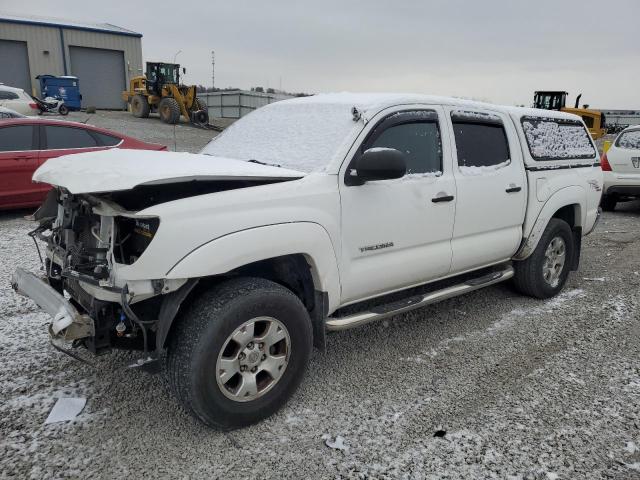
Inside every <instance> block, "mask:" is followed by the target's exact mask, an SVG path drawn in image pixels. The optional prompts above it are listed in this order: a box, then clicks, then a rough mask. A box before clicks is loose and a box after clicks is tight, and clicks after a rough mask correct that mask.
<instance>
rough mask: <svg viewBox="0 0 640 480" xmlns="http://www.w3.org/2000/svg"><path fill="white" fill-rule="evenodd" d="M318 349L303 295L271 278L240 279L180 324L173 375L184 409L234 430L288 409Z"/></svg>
mask: <svg viewBox="0 0 640 480" xmlns="http://www.w3.org/2000/svg"><path fill="white" fill-rule="evenodd" d="M311 348H312V333H311V322H310V319H309V315H308V313H307V310H306V308H305V307H304V305H303V304H302V302H301V301H300V300H299V299H298V297H296V296H295V295H294V294H293V293H291V292H290V291H289V290H287V289H286V288H284V287H282V286H280V285H278V284H276V283H274V282H271V281H268V280H264V279H259V278H237V279H233V280H229V281H227V282H224V283H222V284H220V285H217V286H216V287H214V288H212V289H211V290H209V291H207V292H205V293H204V294H202V296H200V297H199V298H198V299H197V300H195V301H194V303H193V304H191V306H190V307H189V309H188V310H187V311H186V312H185V313H184V314H183V315H182V316H181V318H180V319H179V320H178V324H177V325H176V329H175V331H173V332H172V334H171V339H170V344H169V349H168V355H167V374H168V378H169V383H170V384H171V386H172V388H173V390H174V392H175V394H176V396H177V398H178V399H179V400H180V402H181V403H182V405H183V406H184V407H185V409H187V410H188V411H189V412H190V413H192V414H193V415H194V416H195V417H196V418H198V419H200V420H201V421H203V422H204V423H206V424H207V425H209V426H212V427H215V428H219V429H223V430H227V429H232V428H238V427H242V426H245V425H250V424H252V423H255V422H258V421H260V420H262V419H264V418H266V417H268V416H269V415H271V414H273V413H274V412H275V411H276V410H278V409H279V408H280V407H281V406H282V405H284V403H285V402H286V401H287V399H288V398H289V397H290V396H291V394H292V393H293V392H294V391H295V390H296V388H297V387H298V385H299V384H300V381H301V380H302V376H303V374H304V371H305V368H306V365H307V362H308V359H309V355H310V352H311Z"/></svg>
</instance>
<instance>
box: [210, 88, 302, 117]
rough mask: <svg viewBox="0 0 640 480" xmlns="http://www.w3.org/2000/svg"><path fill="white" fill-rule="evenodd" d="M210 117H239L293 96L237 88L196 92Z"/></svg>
mask: <svg viewBox="0 0 640 480" xmlns="http://www.w3.org/2000/svg"><path fill="white" fill-rule="evenodd" d="M198 98H200V99H201V100H203V101H204V102H205V103H206V104H207V107H208V110H209V116H210V117H212V118H241V117H244V116H245V115H247V114H248V113H251V112H253V111H254V110H255V109H257V108H260V107H264V106H265V105H268V104H270V103H273V102H277V101H280V100H285V99H287V98H293V97H291V96H288V95H284V94H270V93H259V92H250V91H246V90H238V91H231V92H209V93H198Z"/></svg>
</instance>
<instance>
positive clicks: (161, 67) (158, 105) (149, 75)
mask: <svg viewBox="0 0 640 480" xmlns="http://www.w3.org/2000/svg"><path fill="white" fill-rule="evenodd" d="M182 73H185V70H184V69H183V70H182ZM122 99H123V100H124V101H125V102H127V103H128V104H129V107H130V109H131V113H133V115H134V116H135V117H138V118H147V117H148V116H149V114H150V113H152V112H158V114H160V119H161V120H162V121H163V122H165V123H170V124H176V123H178V122H179V121H180V116H181V115H182V116H183V117H184V118H185V119H186V120H187V121H189V122H192V123H195V124H198V125H207V124H208V123H209V115H208V113H207V107H206V105H204V104H203V103H202V102H201V101H200V100H199V99H198V97H197V96H196V87H195V86H194V85H190V86H187V85H181V84H180V65H178V64H176V63H153V62H147V70H146V75H140V76H138V77H133V78H132V79H131V81H130V82H129V90H125V91H124V92H122Z"/></svg>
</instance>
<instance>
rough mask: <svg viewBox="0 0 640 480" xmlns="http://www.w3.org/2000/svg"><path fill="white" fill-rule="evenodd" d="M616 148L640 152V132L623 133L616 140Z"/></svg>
mask: <svg viewBox="0 0 640 480" xmlns="http://www.w3.org/2000/svg"><path fill="white" fill-rule="evenodd" d="M616 147H620V148H628V149H630V150H640V130H631V131H630V132H622V133H621V134H620V136H619V137H618V139H617V140H616Z"/></svg>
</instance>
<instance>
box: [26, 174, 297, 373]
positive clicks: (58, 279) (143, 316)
mask: <svg viewBox="0 0 640 480" xmlns="http://www.w3.org/2000/svg"><path fill="white" fill-rule="evenodd" d="M287 180H288V179H275V178H272V179H246V178H245V179H237V180H222V179H220V180H204V181H203V180H198V181H183V182H169V183H161V184H152V185H139V186H136V187H134V188H133V189H130V190H121V191H114V192H105V193H97V194H91V193H82V194H77V195H74V194H72V193H70V192H69V191H67V190H66V189H64V188H54V189H53V190H51V191H50V192H49V195H48V197H47V199H46V200H45V202H44V203H43V205H42V206H41V207H40V209H38V211H37V212H36V213H35V214H34V219H35V220H36V221H37V222H38V226H37V228H35V229H34V230H33V231H31V232H30V234H29V235H30V236H31V237H32V238H33V239H34V242H35V245H36V248H37V249H38V254H39V256H40V259H41V262H42V265H43V270H44V271H45V273H46V279H45V281H46V283H47V284H48V285H45V286H46V289H44V290H45V291H43V289H42V285H38V284H41V283H42V282H41V281H36V280H38V279H37V278H36V277H35V276H34V277H33V278H29V277H28V276H27V272H22V273H21V275H22V277H21V281H22V283H23V284H24V285H27V287H28V288H30V289H31V291H30V292H23V293H25V294H27V296H30V297H31V298H40V299H41V303H42V304H40V303H39V305H40V306H41V308H43V309H44V310H45V311H47V312H49V313H50V314H51V315H52V317H54V320H53V322H52V324H51V328H50V333H51V335H52V337H53V338H54V339H59V340H65V341H71V342H72V345H73V346H74V347H78V346H84V347H86V348H87V349H88V350H89V351H90V352H92V353H93V354H101V353H106V352H108V351H109V350H111V349H112V348H119V349H128V350H141V351H144V357H143V358H142V359H141V361H142V363H145V362H151V361H152V360H155V359H157V356H158V353H159V352H160V351H161V350H162V349H163V348H164V343H165V340H166V337H167V335H168V330H169V328H170V325H171V322H172V321H173V318H174V317H175V315H176V313H177V311H178V308H179V306H180V304H181V302H182V301H183V300H184V299H185V298H186V297H187V295H188V294H189V293H190V292H191V290H192V289H193V288H194V287H195V285H196V284H198V282H199V280H198V279H191V280H189V279H166V278H157V279H153V278H150V279H144V280H139V279H134V280H132V279H129V277H128V276H127V274H126V273H124V272H125V271H126V269H127V268H129V267H131V266H132V265H134V264H135V263H136V262H137V261H138V259H139V258H140V257H141V256H142V255H143V253H144V252H145V250H146V249H147V248H148V247H149V245H150V244H151V242H152V241H153V239H154V237H155V235H156V233H157V232H158V230H159V229H160V228H161V219H160V218H158V217H156V216H145V215H141V214H140V213H139V212H140V211H141V210H144V209H145V208H148V207H151V206H154V205H158V204H161V203H166V202H170V201H174V200H179V199H182V198H188V197H193V196H198V195H205V194H210V193H215V192H220V191H226V190H231V189H238V188H247V187H252V186H258V185H264V184H266V183H278V182H280V181H287ZM41 243H44V244H45V248H44V249H41V248H40V245H41ZM17 283H20V282H16V284H14V288H16V290H19V288H17ZM47 289H49V290H51V289H52V290H51V291H47ZM61 312H62V313H61ZM67 353H69V352H67Z"/></svg>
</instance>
